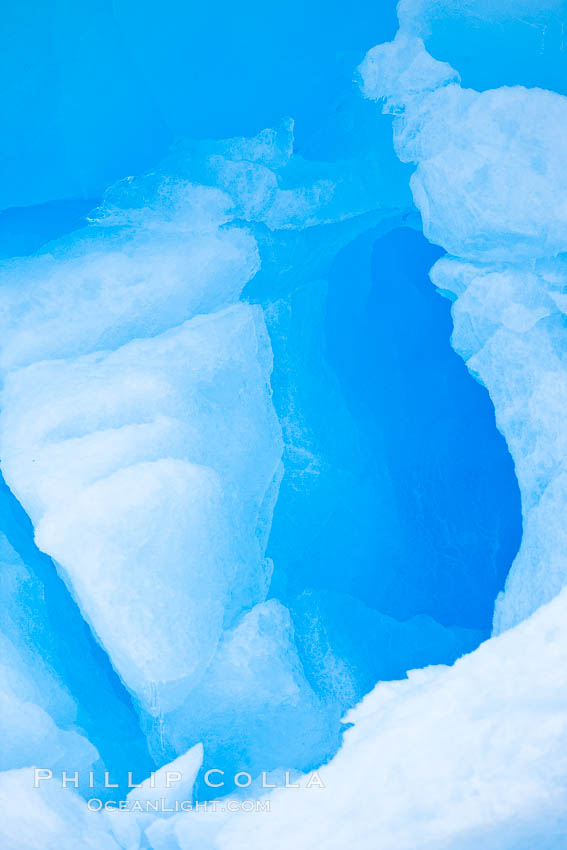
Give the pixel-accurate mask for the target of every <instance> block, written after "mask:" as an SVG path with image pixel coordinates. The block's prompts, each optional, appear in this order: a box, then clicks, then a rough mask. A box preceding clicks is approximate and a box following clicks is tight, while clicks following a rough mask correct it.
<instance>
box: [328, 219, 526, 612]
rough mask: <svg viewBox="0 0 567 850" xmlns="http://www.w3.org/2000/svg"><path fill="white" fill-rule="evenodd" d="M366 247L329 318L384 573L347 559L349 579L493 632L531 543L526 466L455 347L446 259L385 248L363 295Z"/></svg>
mask: <svg viewBox="0 0 567 850" xmlns="http://www.w3.org/2000/svg"><path fill="white" fill-rule="evenodd" d="M360 247H361V245H360V243H359V244H354V245H352V246H350V247H349V248H348V249H346V250H345V251H344V252H343V253H342V254H341V256H340V257H339V258H338V259H337V261H336V263H335V265H334V268H333V271H332V274H331V278H330V292H329V301H328V314H327V340H328V352H329V359H330V361H331V363H333V364H334V367H335V369H336V372H337V374H338V376H339V379H340V381H341V386H342V388H343V392H344V395H345V398H346V399H347V403H348V406H349V408H350V410H351V412H352V413H353V416H354V418H355V420H356V422H357V425H358V428H359V434H360V437H359V439H360V442H361V445H362V447H363V454H364V456H365V458H366V462H367V469H368V473H369V474H371V475H372V476H373V478H374V480H375V482H376V487H375V490H374V495H375V500H376V501H375V502H374V504H373V505H368V508H369V511H370V516H369V524H370V526H371V528H369V542H370V541H372V545H371V547H369V549H368V552H367V555H368V556H369V558H370V563H371V564H372V565H373V567H374V568H373V569H369V564H368V562H367V560H366V558H363V559H362V560H359V561H358V562H355V563H353V564H352V566H351V569H349V568H348V563H346V564H345V566H346V567H347V572H348V573H349V576H348V578H346V582H347V583H348V584H349V585H350V586H351V588H352V590H353V591H354V592H356V594H357V595H358V594H361V595H362V596H363V598H365V599H370V600H372V601H373V605H374V606H375V607H377V608H379V610H380V611H383V612H385V613H388V614H392V615H393V616H396V617H401V618H405V617H408V616H410V615H412V614H422V613H426V614H430V615H431V616H433V617H435V619H437V620H438V621H439V622H441V623H443V624H445V625H458V626H464V627H467V628H487V627H489V626H490V623H491V619H492V610H493V602H494V599H495V597H496V594H497V593H498V592H499V591H500V590H501V589H502V587H503V584H504V581H505V578H506V575H507V573H508V570H509V568H510V565H511V563H512V560H513V558H514V556H515V554H516V551H517V549H518V546H519V543H520V538H521V510H520V494H519V488H518V485H517V481H516V478H515V475H514V469H513V463H512V459H511V456H510V454H509V452H508V449H507V446H506V444H505V441H504V438H503V437H502V436H501V434H500V433H499V432H498V431H497V429H496V424H495V418H494V409H493V406H492V403H491V401H490V398H489V395H488V392H487V391H486V389H485V388H484V387H482V386H480V385H479V384H478V383H476V382H475V381H474V380H473V379H472V378H471V376H470V375H469V373H468V371H467V369H466V367H465V365H464V363H463V361H462V360H461V358H460V357H458V356H457V354H456V353H455V352H454V351H453V349H452V348H451V346H450V343H449V337H450V334H451V332H452V321H451V316H450V303H449V302H448V301H447V300H445V299H444V298H442V297H440V295H439V294H438V293H437V292H436V291H435V289H434V288H433V286H432V285H431V283H430V281H429V278H428V270H429V269H430V267H431V266H432V265H433V263H434V262H435V260H436V259H437V258H438V257H439V255H440V253H441V252H440V250H439V249H438V248H435V247H433V246H432V245H430V244H429V243H428V242H427V241H426V240H425V238H424V237H423V235H422V234H421V233H418V232H416V231H414V230H411V229H407V228H401V229H397V230H394V231H392V232H391V233H390V234H388V235H387V236H384V237H382V238H381V239H379V240H377V241H376V242H375V243H374V245H373V247H372V258H371V279H370V287H369V289H368V290H367V291H364V288H363V289H362V291H361V289H360V288H357V286H356V281H357V279H358V280H360V279H361V278H362V279H364V278H365V277H366V276H367V271H366V269H367V255H366V253H365V251H364V249H363V250H362V251H360ZM345 281H348V282H349V293H348V295H349V296H350V297H346V298H345V292H344V289H345ZM372 514H373V515H372ZM344 583H345V582H344V580H343V582H341V584H342V586H343V587H344Z"/></svg>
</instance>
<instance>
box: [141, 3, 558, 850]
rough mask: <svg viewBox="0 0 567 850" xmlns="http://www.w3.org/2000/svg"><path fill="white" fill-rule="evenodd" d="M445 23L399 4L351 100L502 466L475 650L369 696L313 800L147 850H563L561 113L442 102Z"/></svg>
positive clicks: (537, 93)
mask: <svg viewBox="0 0 567 850" xmlns="http://www.w3.org/2000/svg"><path fill="white" fill-rule="evenodd" d="M480 6H481V4H473V5H472V6H471V4H467V7H466V9H464V8H463V9H462V10H460V9H459V8H457V10H456V11H457V17H459V16H462V17H466V16H467V15H470V14H471V9H472V13H475V12H478V8H477V7H480ZM453 8H454V7H453V4H451V6H449V5H442V6H439V5H438V4H435V6H434V5H433V4H420V6H419V8H417V13H421V14H422V15H423V19H420V18H419V16H418V17H417V18H416V19H415V20H414V19H412V16H411V15H409V12H408V9H409V11H410V12H411V13H412V14H414V13H416V6H414V5H413V4H412V6H411V8H410V6H409V4H402V6H401V9H400V18H401V23H402V26H401V29H400V32H399V33H398V35H397V37H396V40H395V41H394V42H392V43H390V44H386V45H380V46H379V47H377V48H375V49H373V50H372V51H370V53H369V54H368V56H367V58H366V60H365V62H364V63H363V65H362V66H361V69H360V71H361V76H362V80H363V85H364V90H365V93H366V95H367V96H369V97H372V98H375V99H376V100H381V101H382V103H383V106H384V108H385V109H386V110H387V111H389V112H391V113H392V114H393V115H394V144H395V146H396V150H397V152H398V154H399V156H400V157H402V158H403V159H405V160H407V161H411V162H413V163H415V164H416V169H415V172H414V174H413V176H412V181H411V186H412V191H413V196H414V200H415V203H416V205H417V206H418V208H419V209H420V212H421V214H422V219H423V226H424V232H425V233H426V235H428V237H429V238H430V239H431V240H432V241H434V242H436V243H438V244H440V245H442V246H443V247H444V248H446V249H447V250H448V252H449V255H448V256H446V257H444V258H442V259H440V260H438V262H437V263H436V265H435V266H434V267H433V270H432V272H431V277H432V280H433V282H434V284H435V285H436V286H437V287H438V288H439V290H440V291H441V292H442V293H443V294H445V295H447V297H449V298H450V299H451V301H452V314H453V320H454V323H455V330H454V334H453V343H454V346H455V348H456V350H457V351H458V352H459V354H460V355H461V356H462V357H463V359H464V360H465V362H466V363H467V366H468V368H469V369H470V371H471V372H472V373H473V375H474V376H475V377H476V378H477V379H478V380H479V381H481V382H482V383H483V384H484V385H485V386H487V387H488V389H489V392H490V394H491V398H492V399H493V401H494V405H495V410H496V419H497V424H498V426H499V428H500V429H501V431H502V432H503V434H504V436H505V437H506V440H507V442H508V445H509V447H510V450H511V453H512V456H513V458H514V462H515V467H516V473H517V476H518V481H519V485H520V489H521V495H522V509H523V516H524V535H523V540H522V545H521V549H520V552H519V554H518V556H517V559H516V561H515V563H514V566H513V568H512V571H511V573H510V576H509V578H508V581H507V584H506V589H505V592H504V594H503V595H502V596H501V597H500V598H499V600H498V602H497V605H496V612H495V623H494V632H495V634H494V636H493V637H492V638H491V639H490V640H489V641H487V642H486V643H485V644H483V645H482V646H481V647H480V648H478V649H477V650H476V651H475V652H473V653H472V654H470V655H469V656H467V657H465V658H463V659H460V660H459V661H457V663H456V664H455V665H454V666H453V667H452V668H444V667H438V668H429V669H428V670H426V671H420V672H418V671H416V672H414V673H411V674H410V676H409V681H407V682H399V683H395V684H380V685H378V686H377V687H376V688H375V689H374V691H373V692H372V693H371V694H369V695H368V696H367V697H366V698H365V700H364V701H363V702H362V703H361V705H360V706H358V707H357V708H356V709H355V710H354V711H353V712H351V713H350V714H349V715H348V719H349V720H351V721H352V722H353V723H354V724H355V726H354V728H353V729H351V730H349V731H348V732H347V733H346V736H345V741H344V746H343V748H342V749H341V751H340V752H339V754H338V755H337V756H336V757H335V758H334V759H333V761H332V762H331V763H330V764H329V765H328V766H326V767H324V768H323V769H322V770H321V777H322V778H323V780H324V781H325V785H326V788H325V789H321V790H320V791H317V793H316V795H314V794H313V792H312V791H310V790H309V789H308V788H307V787H306V785H304V791H303V793H302V794H300V793H298V794H297V796H296V797H293V798H291V796H286V794H288V792H286V791H285V790H284V789H282V790H280V791H276V792H274V793H273V794H272V795H271V802H272V805H273V808H272V815H271V818H270V819H268V818H266V819H263V820H262V819H261V818H258V819H257V820H256V827H257V831H256V832H255V834H254V837H253V839H252V841H251V840H250V833H249V832H247V828H246V822H245V819H244V818H243V817H239V816H237V817H235V818H232V819H230V818H226V819H225V822H224V823H220V824H219V822H218V820H217V821H214V820H213V819H212V818H211V817H207V816H206V815H203V816H200V817H199V816H198V817H194V818H193V819H191V818H185V819H183V818H176V819H175V820H174V821H173V822H171V823H170V824H168V825H166V826H164V827H163V828H161V829H160V828H158V827H157V826H154V827H152V830H151V832H150V833H149V835H150V840H151V843H152V846H153V847H154V848H155V850H161V848H165V847H167V846H171V844H173V846H175V844H177V846H178V847H180V848H189V847H192V846H195V844H196V843H198V842H199V841H202V840H203V836H206V838H207V840H208V841H209V843H210V846H211V847H219V848H221V847H223V848H231V850H236V848H239V847H244V846H247V847H250V846H252V847H255V846H257V847H263V846H266V844H269V845H270V846H273V847H282V848H283V847H286V846H290V845H293V846H295V847H299V848H304V847H305V848H307V847H309V846H311V845H312V843H313V841H317V842H318V843H321V844H323V845H324V846H326V847H328V848H337V850H339V848H343V847H344V846H345V844H347V843H348V844H349V845H350V844H354V845H355V846H357V847H363V848H367V847H368V848H375V847H376V846H380V847H383V848H415V847H426V848H428V850H441V848H443V850H448V849H449V850H450V849H451V848H453V850H468V848H477V847H479V846H482V847H486V848H494V850H512V848H514V850H518V848H526V849H527V848H533V847H541V848H543V847H545V848H563V847H565V834H566V823H565V816H564V812H565V793H566V788H567V764H566V762H565V758H564V753H565V743H566V740H565V734H566V729H567V714H566V711H565V701H564V696H563V695H564V691H565V687H566V685H567V682H566V681H565V658H564V654H565V647H566V646H567V636H566V634H565V622H566V616H565V615H566V606H567V596H566V593H567V591H566V590H565V589H564V585H565V561H564V549H565V545H564V540H563V525H564V523H563V521H562V517H563V513H564V508H565V495H564V482H563V478H564V472H563V456H564V436H563V431H564V427H563V420H564V417H563V416H562V413H561V411H563V410H564V406H565V398H564V394H563V389H562V388H563V385H564V383H565V370H564V359H565V355H564V350H565V329H564V325H565V322H564V318H563V313H564V297H565V295H564V292H565V284H566V280H565V271H564V269H565V265H564V256H563V254H562V252H563V251H565V248H566V247H567V246H566V244H565V238H566V232H565V226H564V214H565V206H564V196H565V186H564V181H565V173H566V168H565V166H566V162H565V156H566V149H565V145H564V133H563V130H562V128H563V127H564V125H565V117H566V116H565V109H566V103H567V102H566V101H565V99H564V98H563V97H562V96H560V95H559V94H556V93H554V92H550V91H544V90H541V89H525V88H523V87H520V86H514V87H511V88H504V87H503V88H499V89H496V90H488V91H484V92H479V91H476V90H473V89H466V88H461V86H460V84H459V75H458V73H457V71H455V70H454V69H453V68H452V67H450V66H449V65H448V64H446V63H444V62H441V61H439V59H436V58H433V56H432V55H431V54H430V53H429V52H428V51H426V50H425V48H424V44H423V41H421V40H420V38H418V37H416V30H417V32H418V33H420V34H423V30H424V29H425V30H426V31H427V28H428V25H429V23H430V21H429V18H428V14H430V15H431V17H432V19H433V24H432V25H433V27H435V25H436V24H437V23H438V21H439V20H441V21H442V22H443V23H445V18H446V19H448V20H449V22H450V19H451V16H452V12H453ZM482 8H483V9H484V18H483V16H482V15H481V19H483V20H484V23H485V24H486V25H487V26H488V25H491V24H493V25H494V24H495V26H494V29H497V28H498V27H501V28H503V29H505V25H506V21H507V19H508V18H509V19H510V21H511V26H512V33H513V32H514V27H515V26H516V24H517V23H518V20H520V23H521V22H522V21H523V19H524V15H525V18H526V19H527V21H528V23H529V21H530V16H533V15H538V13H539V11H542V12H543V11H544V10H540V9H539V7H538V9H535V7H534V6H533V5H532V4H520V5H519V7H517V6H516V5H512V4H510V5H506V6H505V7H499V8H498V9H497V10H494V9H492V7H491V8H490V9H488V7H487V6H486V7H482ZM520 13H523V15H522V16H520ZM408 15H409V18H408ZM473 17H474V14H473ZM410 20H412V24H413V25H411V26H410V23H409V21H410ZM447 30H448V31H451V26H450V23H449V24H447V29H446V30H445V31H447ZM456 49H457V50H458V49H459V48H458V47H457V48H456ZM369 788H371V789H372V790H371V791H369V790H368V789H369ZM274 812H275V816H274Z"/></svg>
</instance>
